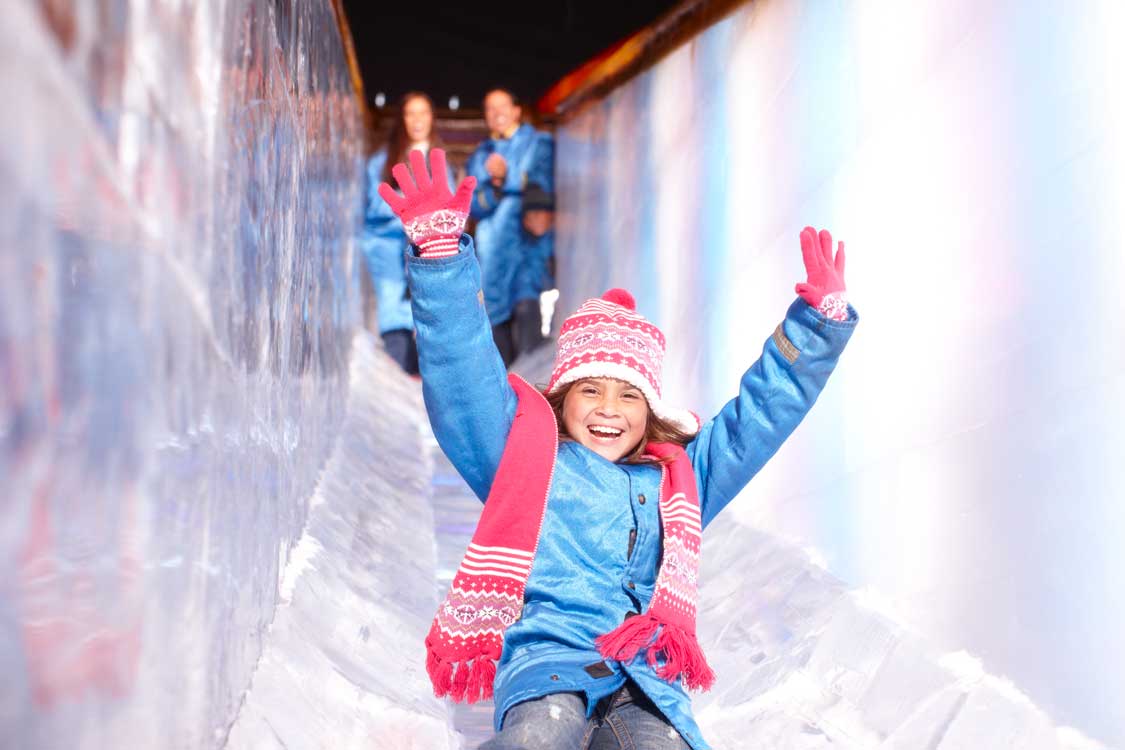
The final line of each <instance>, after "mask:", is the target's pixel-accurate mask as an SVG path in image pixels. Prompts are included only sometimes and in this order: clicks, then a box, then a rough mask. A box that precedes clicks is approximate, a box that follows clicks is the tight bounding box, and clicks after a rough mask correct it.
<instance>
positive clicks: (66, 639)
mask: <svg viewBox="0 0 1125 750" xmlns="http://www.w3.org/2000/svg"><path fill="white" fill-rule="evenodd" d="M0 71H2V77H0V95H2V100H3V102H4V105H5V107H6V108H7V116H5V117H4V118H2V122H0V232H2V233H3V249H2V251H0V378H2V386H0V393H2V395H0V428H2V432H0V475H2V478H3V482H2V484H3V486H4V491H3V495H2V502H0V507H2V510H3V514H2V520H0V556H2V559H0V562H2V563H3V568H4V570H5V571H7V574H6V575H4V576H3V578H2V581H0V665H2V667H3V670H4V673H5V679H4V685H3V687H2V688H0V736H3V737H4V741H3V742H0V744H4V745H5V746H8V745H9V743H14V745H18V746H19V747H24V748H46V747H68V748H98V747H173V746H175V747H192V748H205V747H215V748H217V747H221V746H223V745H224V744H225V743H226V742H227V738H228V735H229V733H230V729H231V726H232V724H233V723H234V722H235V719H236V716H237V715H238V711H239V708H240V706H241V705H243V703H244V702H246V704H247V706H248V707H249V708H248V710H249V709H251V708H254V704H253V702H250V701H247V698H246V696H247V691H248V689H249V687H250V685H251V680H252V677H254V676H255V675H258V674H261V675H265V676H264V677H263V678H262V679H263V683H262V684H263V685H267V683H268V680H267V679H266V678H268V677H269V675H270V670H269V668H268V665H264V666H263V665H262V664H261V663H260V659H261V657H262V654H263V652H264V651H265V652H266V653H268V654H272V655H275V656H276V655H277V654H278V653H279V651H278V647H277V646H272V647H267V646H266V645H265V644H266V643H268V642H269V639H270V636H269V626H270V624H271V623H272V622H273V621H274V618H275V612H277V611H278V609H277V608H278V603H279V596H280V593H279V586H280V584H281V575H282V571H283V569H285V566H286V564H287V561H290V558H291V556H292V555H294V554H295V553H294V551H293V550H294V545H295V544H296V542H297V540H298V539H299V538H300V537H301V535H302V533H303V530H304V529H306V524H309V523H311V522H312V521H311V519H310V510H309V509H310V503H311V502H312V499H313V497H314V494H315V493H316V492H317V490H318V486H319V484H318V483H319V482H320V481H321V478H322V474H323V473H324V472H325V470H326V466H328V465H329V458H330V456H333V455H334V454H338V453H339V452H340V450H341V448H340V439H341V438H340V436H341V431H342V430H344V431H346V430H348V429H352V428H351V427H349V425H354V422H355V415H354V414H350V413H349V408H350V407H349V406H348V390H349V389H348V378H349V359H350V354H349V353H350V351H351V349H352V346H353V338H354V331H355V330H356V324H357V321H358V307H359V304H358V289H359V282H358V279H359V269H358V266H357V263H358V260H357V258H358V255H357V253H356V251H355V248H354V237H355V235H356V233H357V231H358V229H359V226H360V221H361V216H360V207H361V206H362V166H363V158H362V156H363V155H362V143H361V139H362V129H361V123H360V117H359V112H358V106H357V101H356V97H355V93H354V91H353V88H352V84H351V80H350V77H349V72H348V66H347V62H346V60H345V57H344V53H343V47H342V43H341V37H340V34H339V31H338V27H337V23H336V19H335V16H334V12H333V9H332V6H331V4H330V3H329V2H319V1H318V2H301V3H297V2H289V1H288V0H286V1H283V2H266V1H265V0H254V1H251V0H228V1H226V2H205V3H180V2H139V1H138V2H121V3H36V2H31V1H30V0H17V1H16V2H14V3H9V4H7V5H6V7H5V22H4V24H3V25H2V27H0ZM365 356H366V355H365ZM383 365H385V369H383V370H382V371H381V374H380V375H379V378H378V379H377V381H376V383H384V381H386V380H387V379H389V378H391V377H392V375H393V374H394V373H393V370H392V369H389V368H391V367H392V366H391V365H390V363H389V361H387V360H385V358H384V360H383ZM369 370H370V367H368V371H369ZM400 377H401V376H400ZM388 382H389V381H388ZM384 384H385V383H384ZM372 387H375V386H372ZM365 393H366V396H367V397H368V398H371V397H372V396H371V392H370V391H366V392H365ZM383 413H384V414H385V416H386V418H387V419H388V420H389V419H390V418H391V416H393V410H392V409H388V410H385V411H384V412H383ZM349 419H350V420H351V421H350V422H349ZM376 427H377V428H379V429H382V430H384V431H386V432H387V434H388V435H395V434H398V435H409V434H411V433H412V432H416V425H415V423H414V422H411V423H396V422H393V421H387V422H386V423H383V424H376ZM396 430H397V431H398V432H395V431H396ZM402 444H403V445H406V444H408V440H407V439H406V438H404V439H403V442H402ZM366 447H368V448H372V449H375V450H382V449H385V448H387V444H386V442H379V441H378V440H375V441H374V442H371V443H369V444H367V446H366ZM415 455H416V456H417V460H416V461H415V462H413V463H410V462H406V463H401V464H400V465H398V466H397V467H396V468H395V469H394V471H393V472H388V473H385V474H382V475H380V477H377V478H376V479H377V480H379V481H382V480H384V479H389V478H391V477H399V478H401V477H410V478H411V481H412V482H413V484H417V480H418V478H419V477H425V476H428V474H427V472H428V464H427V460H424V452H417V453H416V454H415ZM339 460H342V459H339V458H338V459H337V461H339ZM369 460H370V461H371V462H372V464H369V465H367V466H365V467H355V468H356V470H357V471H359V470H371V465H375V466H377V465H378V462H379V461H380V457H379V456H377V455H373V456H370V457H369ZM353 480H354V481H355V482H356V486H357V488H360V489H362V488H365V487H368V486H369V484H370V482H371V481H375V480H371V479H366V478H364V477H362V476H356V477H354V478H353ZM336 481H337V482H338V481H339V480H338V479H337V480H336ZM407 484H409V483H404V486H406V485H407ZM413 484H410V486H413ZM337 486H338V485H337ZM360 497H362V498H364V502H367V503H369V506H368V507H367V508H365V510H364V512H367V513H371V514H381V515H380V516H379V519H378V524H382V526H380V527H379V528H380V529H381V530H382V531H383V532H385V531H386V528H384V526H385V527H389V528H390V529H392V530H393V529H394V528H395V527H396V524H397V525H399V526H401V528H403V529H415V527H416V524H412V523H407V522H406V520H402V519H398V518H397V517H396V516H395V515H394V514H395V513H396V512H405V510H404V507H405V506H404V505H403V504H402V503H399V504H395V503H391V502H382V500H380V499H379V498H373V497H372V496H371V493H366V494H364V493H363V492H357V493H356V496H355V497H353V498H348V497H344V498H342V499H339V500H337V501H336V502H352V503H353V504H358V503H359V502H360V500H359V499H358V498H360ZM399 499H400V500H401V498H399ZM325 504H326V505H327V504H328V500H327V499H326V500H325ZM333 507H334V512H336V513H337V514H341V515H342V514H345V513H346V512H347V510H346V509H347V508H351V510H352V511H354V512H359V511H358V510H356V505H352V506H340V507H336V506H333ZM396 509H397V510H396ZM325 512H327V511H325ZM313 518H316V516H313ZM400 520H401V523H400ZM374 523H376V522H375V521H371V520H370V519H369V520H368V523H367V525H362V524H361V525H360V526H359V527H358V528H359V529H360V530H366V531H367V532H370V531H371V528H372V524H374ZM309 528H312V527H311V526H310V527H309ZM388 536H389V537H391V538H393V539H394V543H396V544H408V543H410V542H411V541H413V542H414V543H415V544H417V545H420V546H421V547H422V549H423V551H425V550H430V549H432V539H433V535H432V529H431V530H430V531H429V532H428V533H424V535H423V536H422V538H421V539H419V540H410V539H408V538H406V537H405V536H403V535H402V534H401V533H400V534H399V535H397V536H396V535H395V534H394V533H391V534H388ZM392 548H393V547H392ZM353 551H354V553H355V554H356V555H362V554H365V553H367V552H369V549H367V548H364V547H363V546H362V545H360V546H359V547H358V548H357V549H356V550H345V551H341V552H340V554H344V553H345V552H348V553H350V552H353ZM430 557H431V558H432V554H430ZM418 559H419V560H420V561H421V562H419V563H418V564H419V565H423V564H424V561H425V560H426V559H427V554H421V555H420V556H419V558H418ZM334 562H336V563H338V564H339V566H338V568H331V567H329V568H326V570H328V571H329V572H331V571H332V570H337V569H339V567H343V569H344V570H345V571H346V570H347V569H346V566H345V563H348V562H350V563H353V564H356V565H361V564H363V560H362V559H360V558H357V559H355V560H350V559H349V560H335V561H334ZM384 562H385V560H384ZM374 563H375V561H370V562H369V564H372V565H373V564H374ZM322 567H323V564H322ZM404 570H405V568H404ZM316 572H317V573H319V574H321V575H328V574H329V572H324V570H321V569H317V571H316ZM309 575H311V573H310V574H309ZM310 580H311V579H310ZM400 585H404V586H406V585H410V586H413V588H414V590H415V591H418V592H423V591H426V592H428V591H430V590H431V589H432V586H433V571H432V566H431V569H430V570H429V572H428V573H427V575H426V576H423V577H422V578H419V579H416V578H415V577H411V576H410V575H406V577H405V578H403V579H402V580H401V581H400ZM303 590H304V589H303V588H302V586H301V585H300V584H299V583H295V584H294V585H293V597H294V601H295V602H297V601H300V597H301V595H302V592H303ZM370 604H371V606H373V607H375V609H374V610H372V609H368V610H365V611H366V613H367V616H369V617H370V618H371V620H372V622H370V623H365V624H364V627H367V628H368V629H369V630H370V631H372V632H374V631H377V630H379V626H378V620H379V619H380V617H381V616H382V614H381V610H379V609H378V607H381V606H385V607H386V611H387V612H388V613H390V612H391V604H389V603H386V602H383V601H381V600H377V599H372V600H371V602H370ZM414 605H417V606H418V607H420V608H424V609H425V610H426V611H425V618H426V620H428V618H429V617H430V616H432V613H433V607H432V602H425V603H424V607H423V603H421V602H420V600H419V598H418V597H414V598H410V597H406V598H402V599H400V600H399V601H398V602H397V603H395V605H394V606H396V607H399V608H406V609H409V607H411V606H414ZM418 616H419V618H421V617H422V614H421V613H420V612H419V614H418ZM292 617H293V616H292V615H287V619H285V620H284V621H281V624H280V625H279V628H280V630H281V632H287V630H286V628H289V627H290V625H289V623H290V622H291V621H292ZM388 618H389V619H388V622H390V623H393V622H402V621H406V620H408V619H409V618H408V617H407V615H406V614H402V615H401V616H400V617H399V620H397V621H396V620H395V619H394V617H391V616H390V615H389V614H388ZM411 622H412V621H411ZM351 624H354V622H351V623H349V625H351ZM361 630H362V628H361V627H357V628H355V629H354V632H351V631H349V632H348V633H347V636H348V637H349V638H351V640H346V639H343V638H341V640H340V647H341V648H344V649H346V648H350V647H353V646H354V647H355V649H354V650H355V653H354V654H353V656H355V655H358V654H363V655H366V656H368V657H371V658H375V659H379V658H383V657H384V656H386V654H385V653H384V652H381V651H378V650H375V651H372V650H368V651H363V650H362V649H360V647H359V644H361V643H362V638H361V633H360V631H361ZM422 634H424V624H423V625H421V626H420V632H419V635H418V638H417V639H416V640H417V643H418V648H419V649H420V643H421V635H422ZM331 635H332V634H331V633H330V632H328V633H321V634H313V635H312V636H310V637H312V638H314V639H315V638H316V637H324V638H328V637H329V636H331ZM398 635H401V633H398V634H396V637H397V636H398ZM373 637H374V636H373ZM403 637H405V636H403ZM383 642H384V643H388V642H390V641H383ZM315 645H317V646H319V645H321V644H320V642H317V643H316V644H315ZM293 658H294V660H295V663H299V660H298V659H297V657H296V656H294V657H293ZM311 658H312V657H308V659H311ZM387 658H389V657H387ZM419 664H420V661H419ZM388 665H389V662H388V664H387V665H379V664H368V665H365V668H366V669H371V670H374V671H378V670H379V668H380V666H382V667H384V668H385V667H387V666H388ZM310 669H311V667H310ZM418 669H419V670H421V666H419V667H418ZM401 685H402V688H401V689H402V690H403V691H404V692H403V694H402V696H401V700H400V699H399V698H397V697H396V696H395V695H389V694H388V693H386V691H384V694H383V699H384V700H388V701H391V702H394V701H396V700H397V701H398V704H399V706H400V712H405V713H410V712H412V711H415V712H416V713H418V714H419V716H420V717H421V718H420V719H419V720H420V721H423V720H424V719H425V716H426V715H428V714H427V712H429V714H433V713H434V707H433V706H428V707H426V706H423V707H421V708H417V710H415V707H417V706H418V705H420V703H419V702H420V701H421V699H419V698H418V697H417V693H418V691H417V690H416V689H415V688H416V685H414V684H413V683H410V682H409V681H402V682H401ZM376 687H377V685H373V686H372V690H373V693H374V694H378V693H377V691H376V690H375V688H376ZM262 689H263V691H264V690H265V689H266V687H263V688H262ZM407 691H408V692H409V695H407ZM388 695H389V697H388ZM247 721H250V719H247ZM240 731H242V730H240ZM241 736H242V737H246V736H248V734H247V733H246V732H245V731H242V734H241ZM289 746H290V747H297V746H300V744H299V743H296V742H294V743H293V744H290V745H289ZM336 746H339V745H336Z"/></svg>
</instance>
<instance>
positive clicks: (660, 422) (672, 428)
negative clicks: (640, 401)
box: [543, 378, 695, 464]
mask: <svg viewBox="0 0 1125 750" xmlns="http://www.w3.org/2000/svg"><path fill="white" fill-rule="evenodd" d="M583 380H587V378H582V379H581V380H575V381H574V382H573V383H567V384H566V385H563V386H559V389H558V390H557V391H554V392H553V393H546V392H544V393H543V397H544V398H546V399H547V403H548V404H550V405H551V410H552V411H554V412H555V421H556V422H558V425H559V438H560V439H565V440H573V439H574V438H573V437H572V436H571V435H569V434H567V431H566V426H565V425H564V424H563V404H564V403H565V402H566V394H568V393H570V389H571V388H573V387H574V386H576V385H578V384H579V383H581V382H582V381H583ZM645 404H646V405H647V404H648V401H647V400H646V401H645ZM694 437H695V435H692V434H689V433H687V432H684V431H683V430H681V429H680V428H679V427H677V426H676V425H675V424H673V423H672V422H669V421H668V420H667V419H663V418H661V417H658V416H656V414H654V413H653V411H652V407H651V406H650V407H649V410H648V419H647V421H646V422H645V436H644V437H643V438H641V441H640V442H639V443H637V447H636V448H634V449H633V451H632V452H631V453H630V454H629V455H627V456H625V457H623V458H621V459H620V461H619V462H620V463H624V464H661V463H665V462H666V461H670V460H671V458H668V459H664V460H662V459H659V458H656V457H655V456H650V455H646V454H645V446H646V445H648V444H649V443H675V444H676V445H678V446H680V447H681V448H682V447H684V446H685V445H687V444H688V443H690V442H691V441H692V439H693V438H694Z"/></svg>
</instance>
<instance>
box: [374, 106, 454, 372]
mask: <svg viewBox="0 0 1125 750" xmlns="http://www.w3.org/2000/svg"><path fill="white" fill-rule="evenodd" d="M441 147H442V142H441V136H439V135H438V133H437V131H435V130H434V105H433V101H432V100H431V99H430V97H429V96H427V95H426V94H423V93H422V92H420V91H411V92H409V93H407V94H406V95H405V96H403V97H402V100H401V103H400V106H399V117H398V119H396V120H395V124H394V126H393V127H392V128H391V132H390V136H389V137H388V139H387V143H386V144H385V145H384V146H383V147H382V148H380V149H379V150H378V151H376V152H375V154H374V155H372V157H371V160H370V161H369V162H368V163H367V200H366V208H365V210H364V230H363V236H362V241H361V246H362V249H363V255H364V257H365V258H366V259H367V269H368V272H369V273H370V274H371V281H372V284H373V286H374V288H375V298H376V299H377V300H378V305H379V308H378V318H379V335H380V336H382V338H383V344H384V346H385V347H386V349H387V353H388V354H390V355H391V357H392V358H393V359H394V360H395V361H396V362H398V363H399V365H400V366H401V367H402V369H403V370H405V371H406V372H407V373H408V374H410V375H417V374H418V348H417V346H416V345H415V343H414V319H413V316H412V315H411V312H410V296H409V294H408V292H407V288H406V265H405V260H404V256H403V252H404V251H405V250H406V247H407V245H409V241H408V240H407V238H406V233H405V232H404V231H403V228H402V222H401V221H400V220H399V218H398V217H397V216H395V214H394V212H393V211H391V209H390V206H388V205H387V203H386V201H384V200H383V199H382V198H381V197H379V190H378V188H379V183H381V182H388V183H390V184H392V185H395V186H396V187H397V185H398V183H397V181H396V180H395V177H394V175H393V174H392V173H391V167H392V166H393V165H394V164H396V163H398V162H407V161H408V159H407V155H408V154H409V153H410V152H411V151H414V150H415V149H417V150H419V151H421V152H423V153H429V150H430V149H431V148H441ZM448 177H449V179H450V180H452V179H453V174H452V173H450V174H449V175H448Z"/></svg>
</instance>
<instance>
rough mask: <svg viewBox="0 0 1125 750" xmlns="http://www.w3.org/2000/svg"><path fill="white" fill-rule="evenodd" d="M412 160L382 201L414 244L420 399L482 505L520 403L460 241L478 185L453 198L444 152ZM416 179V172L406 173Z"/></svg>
mask: <svg viewBox="0 0 1125 750" xmlns="http://www.w3.org/2000/svg"><path fill="white" fill-rule="evenodd" d="M430 166H431V167H432V174H433V175H434V177H433V178H432V179H431V177H430V174H431V171H427V169H426V158H425V156H424V155H423V154H422V152H421V151H412V152H411V153H410V169H409V170H408V169H407V168H406V165H405V164H396V165H395V167H394V169H392V170H391V171H392V174H394V177H395V181H396V182H398V185H399V187H400V188H401V189H402V195H399V194H398V193H397V192H396V191H395V190H394V188H392V187H391V186H390V185H388V184H386V183H383V184H382V185H380V186H379V195H381V196H382V197H383V200H385V201H386V202H387V204H388V205H389V206H390V207H391V209H392V210H394V212H395V213H396V214H398V216H399V218H401V219H402V225H403V228H404V229H405V230H406V234H407V236H408V237H409V238H410V241H411V243H412V246H411V248H410V249H409V250H408V251H407V263H406V275H407V281H408V282H409V284H410V304H411V307H412V309H413V312H414V327H415V333H416V335H417V337H418V364H419V369H420V370H421V374H422V394H423V396H424V397H425V400H426V411H427V412H428V414H429V417H430V424H431V425H432V426H433V429H434V436H435V437H436V438H437V440H438V443H439V444H440V445H441V447H442V450H444V451H445V455H446V456H448V457H449V460H450V461H451V462H452V463H453V465H454V467H455V468H456V469H457V471H458V472H459V473H460V474H461V476H462V477H464V479H465V481H466V482H468V484H469V486H470V487H471V488H472V489H473V491H474V492H475V493H476V494H477V496H478V497H479V498H480V499H481V500H484V499H485V498H486V497H487V496H488V490H489V488H490V487H491V485H492V479H493V477H494V476H495V475H496V469H497V467H498V466H499V465H500V456H501V455H502V454H503V452H504V445H505V443H506V442H507V439H508V431H509V430H510V429H511V426H512V419H513V417H514V416H515V408H516V397H515V393H514V392H513V391H512V388H511V386H510V385H509V384H508V378H507V370H506V368H505V367H504V362H503V360H501V358H500V354H499V352H497V351H496V345H495V344H494V343H493V340H492V327H491V325H490V324H489V320H488V315H487V314H486V313H485V309H484V296H483V294H482V293H481V275H480V266H479V265H478V264H477V261H476V257H475V254H474V252H473V241H472V238H470V237H469V235H467V234H464V233H463V230H464V228H465V220H466V219H467V218H468V214H469V202H470V201H471V200H472V195H473V188H474V187H475V185H476V179H475V178H473V177H466V178H465V179H464V180H463V181H462V182H461V185H460V186H459V187H458V188H457V192H456V193H451V192H450V190H449V185H448V183H447V182H446V175H447V173H448V172H447V169H446V165H445V152H444V151H442V150H441V149H434V150H433V151H431V152H430ZM412 172H413V174H411V173H412Z"/></svg>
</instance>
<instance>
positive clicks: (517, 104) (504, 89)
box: [480, 86, 523, 107]
mask: <svg viewBox="0 0 1125 750" xmlns="http://www.w3.org/2000/svg"><path fill="white" fill-rule="evenodd" d="M497 91H499V92H500V93H501V94H507V95H508V98H509V99H511V100H512V106H515V107H523V102H521V101H520V97H519V95H518V94H517V93H516V92H515V91H512V90H511V89H510V88H507V87H506V86H493V87H492V88H490V89H489V90H488V91H485V92H484V96H482V97H481V98H480V100H481V104H482V106H483V104H484V100H485V99H487V98H488V96H489V94H495V93H496V92H497Z"/></svg>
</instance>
